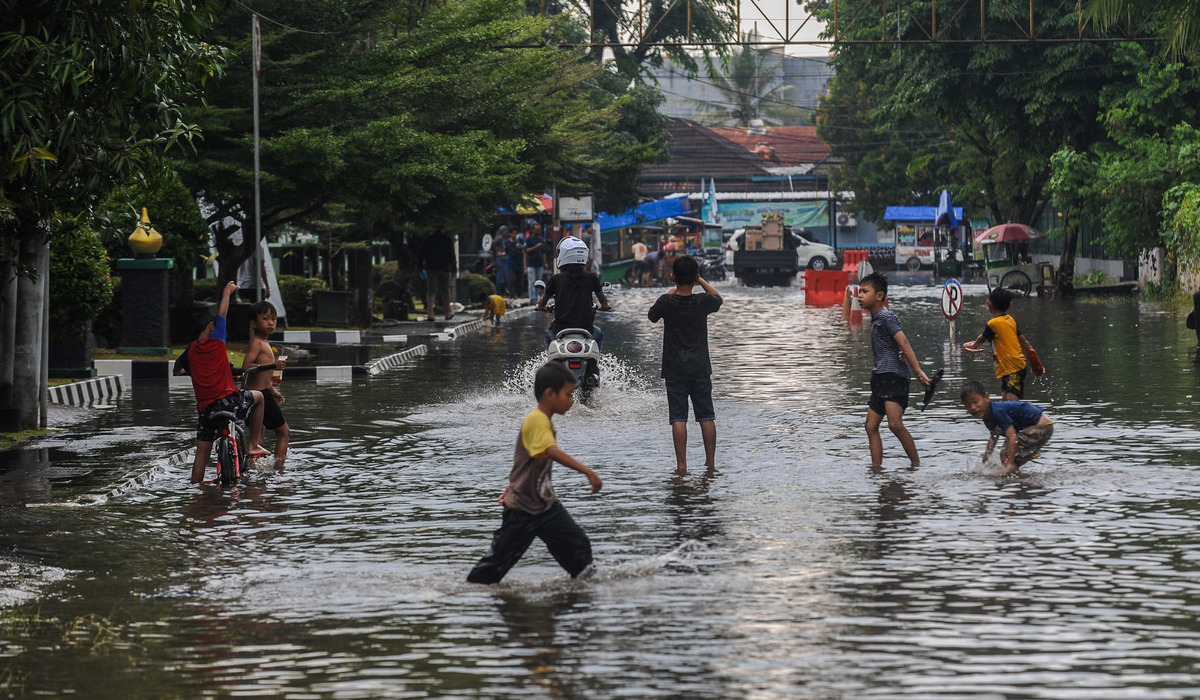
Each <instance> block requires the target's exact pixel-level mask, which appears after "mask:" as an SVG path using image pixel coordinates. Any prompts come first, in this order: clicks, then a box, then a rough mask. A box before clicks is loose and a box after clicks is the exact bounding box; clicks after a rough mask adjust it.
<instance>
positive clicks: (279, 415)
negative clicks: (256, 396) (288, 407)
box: [262, 389, 287, 430]
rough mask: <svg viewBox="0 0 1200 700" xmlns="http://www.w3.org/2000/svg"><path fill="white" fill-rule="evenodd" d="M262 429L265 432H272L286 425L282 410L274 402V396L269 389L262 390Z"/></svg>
mask: <svg viewBox="0 0 1200 700" xmlns="http://www.w3.org/2000/svg"><path fill="white" fill-rule="evenodd" d="M262 395H263V427H264V428H266V429H267V430H274V429H276V428H278V427H279V426H281V425H284V424H285V423H287V420H286V419H285V418H284V417H283V409H282V408H280V407H279V403H278V402H276V401H275V395H274V394H272V393H271V390H270V389H263V393H262Z"/></svg>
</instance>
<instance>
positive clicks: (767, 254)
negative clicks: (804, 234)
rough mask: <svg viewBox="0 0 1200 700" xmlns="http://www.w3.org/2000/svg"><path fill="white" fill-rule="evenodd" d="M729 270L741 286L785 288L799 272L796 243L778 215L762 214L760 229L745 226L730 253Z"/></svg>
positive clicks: (781, 217)
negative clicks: (736, 245) (731, 267)
mask: <svg viewBox="0 0 1200 700" xmlns="http://www.w3.org/2000/svg"><path fill="white" fill-rule="evenodd" d="M733 271H734V274H735V275H737V278H738V279H739V280H741V281H742V284H745V285H747V286H751V287H756V286H764V287H786V286H789V285H791V283H792V280H793V279H795V278H796V273H798V272H799V271H800V262H799V258H798V256H797V255H796V241H795V237H794V236H793V234H792V232H791V231H789V230H787V227H785V226H784V224H783V215H782V214H763V218H762V225H761V226H747V227H746V231H745V233H744V234H743V235H742V236H741V241H740V243H739V245H738V248H737V250H735V251H734V253H733Z"/></svg>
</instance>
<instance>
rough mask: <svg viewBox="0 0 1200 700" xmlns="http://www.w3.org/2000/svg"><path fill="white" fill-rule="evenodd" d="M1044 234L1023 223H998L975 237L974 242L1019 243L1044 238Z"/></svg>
mask: <svg viewBox="0 0 1200 700" xmlns="http://www.w3.org/2000/svg"><path fill="white" fill-rule="evenodd" d="M1045 236H1046V234H1044V233H1042V232H1041V231H1039V230H1037V229H1036V228H1034V227H1032V226H1026V225H1025V224H1000V225H999V226H993V227H991V228H989V229H988V230H986V231H984V232H983V233H981V234H979V235H978V236H976V237H975V242H976V243H1020V242H1021V241H1027V240H1029V239H1030V238H1045Z"/></svg>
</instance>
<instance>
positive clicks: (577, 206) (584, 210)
mask: <svg viewBox="0 0 1200 700" xmlns="http://www.w3.org/2000/svg"><path fill="white" fill-rule="evenodd" d="M554 206H555V208H556V209H557V210H558V211H557V212H556V213H557V215H558V220H559V221H568V222H571V221H584V222H589V223H590V222H591V221H592V220H593V219H595V218H596V216H595V214H594V213H593V212H592V196H591V195H588V196H586V197H559V198H558V201H557V202H555V203H554Z"/></svg>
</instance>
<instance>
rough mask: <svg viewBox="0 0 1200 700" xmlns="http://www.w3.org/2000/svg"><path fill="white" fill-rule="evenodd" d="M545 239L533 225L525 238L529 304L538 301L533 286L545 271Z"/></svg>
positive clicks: (536, 226) (539, 227) (538, 225)
mask: <svg viewBox="0 0 1200 700" xmlns="http://www.w3.org/2000/svg"><path fill="white" fill-rule="evenodd" d="M545 248H546V237H545V236H543V235H542V227H541V225H540V224H534V225H533V228H532V229H530V230H529V235H528V236H526V237H525V274H526V275H527V276H528V277H529V303H531V304H536V303H537V300H538V290H537V287H535V286H534V284H535V283H536V282H537V281H538V280H540V279H541V278H542V273H544V272H545V271H546V269H545V268H544V267H543V262H544V261H545V259H546V256H545Z"/></svg>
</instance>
